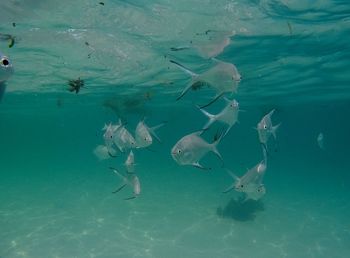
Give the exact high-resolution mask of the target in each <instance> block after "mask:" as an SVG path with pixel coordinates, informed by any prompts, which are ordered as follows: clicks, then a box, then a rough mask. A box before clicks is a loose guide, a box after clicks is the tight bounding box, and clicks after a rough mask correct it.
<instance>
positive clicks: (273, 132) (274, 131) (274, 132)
mask: <svg viewBox="0 0 350 258" xmlns="http://www.w3.org/2000/svg"><path fill="white" fill-rule="evenodd" d="M280 125H281V123H279V124H278V125H275V126H272V130H271V133H272V135H273V138H275V139H276V138H277V137H276V131H277V129H278V128H279V127H280Z"/></svg>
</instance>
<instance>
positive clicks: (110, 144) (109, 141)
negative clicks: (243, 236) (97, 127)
mask: <svg viewBox="0 0 350 258" xmlns="http://www.w3.org/2000/svg"><path fill="white" fill-rule="evenodd" d="M121 125H122V124H121V122H120V121H119V124H118V125H112V123H109V124H108V125H106V124H105V125H104V127H103V128H102V130H104V131H105V133H104V134H103V139H104V142H105V145H106V147H107V150H108V154H109V155H110V156H111V157H114V156H115V155H116V152H117V151H116V150H115V149H114V134H115V133H116V131H117V130H118V129H119V128H120V127H121Z"/></svg>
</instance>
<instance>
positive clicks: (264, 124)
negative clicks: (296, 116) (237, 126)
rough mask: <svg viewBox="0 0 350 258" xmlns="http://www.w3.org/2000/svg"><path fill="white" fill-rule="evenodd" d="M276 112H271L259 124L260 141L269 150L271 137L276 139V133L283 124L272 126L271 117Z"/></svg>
mask: <svg viewBox="0 0 350 258" xmlns="http://www.w3.org/2000/svg"><path fill="white" fill-rule="evenodd" d="M274 112H275V110H274V109H273V110H271V111H270V112H269V113H268V114H267V115H265V116H264V117H263V118H262V119H261V120H260V122H259V123H258V126H257V130H258V135H259V141H260V143H261V144H262V145H263V146H264V148H265V149H267V142H268V140H269V138H270V136H271V135H273V137H274V138H275V139H276V131H277V129H278V127H279V126H280V125H281V124H278V125H275V126H273V125H272V121H271V116H272V115H273V113H274Z"/></svg>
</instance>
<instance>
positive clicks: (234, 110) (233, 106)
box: [200, 98, 239, 136]
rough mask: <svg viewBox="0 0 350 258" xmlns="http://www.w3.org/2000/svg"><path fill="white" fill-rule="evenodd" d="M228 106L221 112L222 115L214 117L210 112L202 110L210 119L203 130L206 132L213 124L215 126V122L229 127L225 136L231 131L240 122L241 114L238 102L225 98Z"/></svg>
mask: <svg viewBox="0 0 350 258" xmlns="http://www.w3.org/2000/svg"><path fill="white" fill-rule="evenodd" d="M224 99H225V101H226V103H227V105H226V106H225V107H224V108H223V109H222V110H221V112H220V113H218V114H216V115H213V114H210V113H209V112H207V111H205V110H203V109H200V110H201V111H202V113H203V114H204V115H206V116H207V117H208V118H209V121H208V122H207V124H206V125H205V126H204V127H203V130H206V129H208V128H209V127H210V125H211V124H213V123H214V122H215V121H219V122H222V123H224V124H227V125H228V128H227V129H226V131H225V133H224V136H225V135H226V134H227V133H228V132H229V131H230V129H231V127H232V126H233V125H234V124H235V123H236V122H238V113H239V104H238V102H237V101H236V100H235V99H233V100H229V99H227V98H224Z"/></svg>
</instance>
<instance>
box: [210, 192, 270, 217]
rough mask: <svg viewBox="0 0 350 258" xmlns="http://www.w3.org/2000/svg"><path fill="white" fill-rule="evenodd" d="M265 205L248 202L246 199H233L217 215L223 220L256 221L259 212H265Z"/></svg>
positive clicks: (220, 208) (260, 202)
mask: <svg viewBox="0 0 350 258" xmlns="http://www.w3.org/2000/svg"><path fill="white" fill-rule="evenodd" d="M264 210H265V208H264V203H263V202H262V201H261V200H259V201H255V200H251V199H249V200H246V201H244V198H243V197H242V198H238V199H234V198H232V199H231V200H230V201H229V202H228V203H227V204H226V206H225V207H224V208H222V207H219V208H217V210H216V214H217V215H218V216H219V217H222V218H228V219H234V220H237V221H249V220H254V219H255V217H256V213H257V212H258V211H264Z"/></svg>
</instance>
